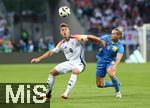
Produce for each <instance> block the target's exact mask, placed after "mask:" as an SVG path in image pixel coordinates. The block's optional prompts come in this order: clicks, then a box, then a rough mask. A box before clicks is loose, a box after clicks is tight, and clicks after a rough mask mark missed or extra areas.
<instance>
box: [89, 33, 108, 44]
mask: <svg viewBox="0 0 150 108" xmlns="http://www.w3.org/2000/svg"><path fill="white" fill-rule="evenodd" d="M87 39H88V40H89V41H92V42H94V43H97V44H100V45H102V46H105V45H106V42H105V41H103V40H101V39H100V38H98V37H96V36H94V35H87Z"/></svg>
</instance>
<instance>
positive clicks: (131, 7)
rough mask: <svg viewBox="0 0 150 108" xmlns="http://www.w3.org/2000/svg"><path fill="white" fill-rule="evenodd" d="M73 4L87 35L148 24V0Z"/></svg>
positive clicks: (91, 0) (98, 0)
mask: <svg viewBox="0 0 150 108" xmlns="http://www.w3.org/2000/svg"><path fill="white" fill-rule="evenodd" d="M74 4H75V13H76V15H77V18H78V19H79V20H80V21H81V23H82V24H83V25H84V27H87V28H86V29H87V33H92V34H95V35H99V34H101V33H105V32H108V31H110V30H112V28H115V27H122V28H125V29H126V28H127V27H132V26H134V25H138V26H141V25H142V24H143V23H147V22H150V2H149V0H74Z"/></svg>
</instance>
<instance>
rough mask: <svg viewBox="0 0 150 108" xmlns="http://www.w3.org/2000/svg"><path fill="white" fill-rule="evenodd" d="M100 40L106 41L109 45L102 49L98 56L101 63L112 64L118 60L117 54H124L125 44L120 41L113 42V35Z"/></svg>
mask: <svg viewBox="0 0 150 108" xmlns="http://www.w3.org/2000/svg"><path fill="white" fill-rule="evenodd" d="M100 38H101V40H103V41H105V42H106V43H107V45H106V46H104V47H100V49H99V52H98V54H97V55H96V57H97V58H98V61H99V62H104V63H110V62H112V61H115V60H116V55H117V53H121V54H123V53H124V47H123V44H122V43H121V42H120V41H119V42H117V43H114V42H112V40H111V35H103V36H101V37H100Z"/></svg>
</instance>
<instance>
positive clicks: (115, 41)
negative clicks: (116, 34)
mask: <svg viewBox="0 0 150 108" xmlns="http://www.w3.org/2000/svg"><path fill="white" fill-rule="evenodd" d="M119 41H120V40H112V43H113V44H117V43H118V42H119Z"/></svg>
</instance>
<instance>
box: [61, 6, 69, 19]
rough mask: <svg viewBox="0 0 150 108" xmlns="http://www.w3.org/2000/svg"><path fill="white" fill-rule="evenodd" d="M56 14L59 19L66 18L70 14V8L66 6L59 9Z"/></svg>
mask: <svg viewBox="0 0 150 108" xmlns="http://www.w3.org/2000/svg"><path fill="white" fill-rule="evenodd" d="M58 12H59V16H61V17H67V16H69V15H70V14H71V12H70V8H69V7H67V6H62V7H60V8H59V11H58Z"/></svg>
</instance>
